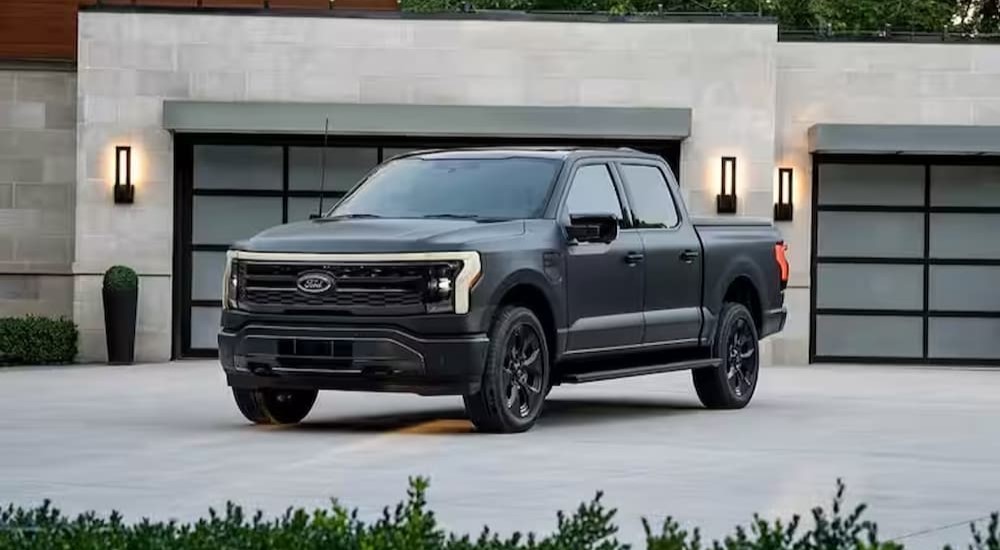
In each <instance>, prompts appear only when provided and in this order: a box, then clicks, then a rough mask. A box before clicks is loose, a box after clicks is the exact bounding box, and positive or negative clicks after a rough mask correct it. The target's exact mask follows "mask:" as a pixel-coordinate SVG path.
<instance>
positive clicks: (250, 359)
mask: <svg viewBox="0 0 1000 550" xmlns="http://www.w3.org/2000/svg"><path fill="white" fill-rule="evenodd" d="M488 345H489V340H488V339H487V337H486V336H485V335H484V334H471V335H461V336H423V335H417V334H415V333H412V332H409V331H405V330H402V329H398V328H392V327H373V326H343V325H315V326H312V325H310V326H304V325H287V324H280V323H254V322H249V323H246V324H244V325H242V326H241V327H239V328H223V329H222V331H221V332H220V333H219V357H220V360H221V362H222V366H223V369H224V370H225V372H226V378H227V381H228V383H229V385H230V386H233V387H238V388H245V389H260V388H283V389H316V390H350V391H383V392H407V393H418V394H423V395H463V394H470V393H475V392H477V391H479V385H480V382H481V379H482V372H483V365H484V363H485V360H486V348H487V346H488Z"/></svg>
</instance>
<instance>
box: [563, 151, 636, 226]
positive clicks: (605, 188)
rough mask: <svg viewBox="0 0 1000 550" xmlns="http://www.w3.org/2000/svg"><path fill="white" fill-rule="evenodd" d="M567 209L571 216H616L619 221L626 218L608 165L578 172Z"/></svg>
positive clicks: (570, 191)
mask: <svg viewBox="0 0 1000 550" xmlns="http://www.w3.org/2000/svg"><path fill="white" fill-rule="evenodd" d="M566 209H567V211H568V212H569V213H570V214H614V215H615V217H617V218H618V219H619V220H621V219H623V218H624V216H623V215H622V205H621V202H619V200H618V193H617V192H616V191H615V184H614V182H613V181H612V180H611V173H610V172H608V167H607V165H604V164H592V165H590V166H583V167H581V168H580V169H579V170H577V171H576V174H575V175H574V176H573V183H572V185H571V186H570V188H569V196H568V197H566Z"/></svg>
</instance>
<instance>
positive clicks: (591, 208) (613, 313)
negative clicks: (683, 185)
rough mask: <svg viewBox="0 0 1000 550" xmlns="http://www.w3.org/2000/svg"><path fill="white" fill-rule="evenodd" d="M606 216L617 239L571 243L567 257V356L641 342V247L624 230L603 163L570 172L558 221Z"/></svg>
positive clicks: (630, 232)
mask: <svg viewBox="0 0 1000 550" xmlns="http://www.w3.org/2000/svg"><path fill="white" fill-rule="evenodd" d="M572 214H612V215H614V216H615V217H617V218H618V220H620V221H619V233H618V238H617V239H615V240H614V241H612V242H611V243H577V244H572V245H570V246H569V249H568V252H567V273H566V279H567V281H566V282H567V288H568V293H569V296H568V301H569V312H568V313H569V322H570V325H569V334H568V341H567V351H569V352H580V351H598V350H602V349H608V348H612V349H613V348H621V347H629V346H634V345H638V344H640V343H641V342H642V287H643V277H644V274H643V268H642V241H641V239H640V238H639V234H638V233H637V232H636V230H635V229H631V228H629V227H627V226H626V225H625V216H624V210H623V208H622V203H621V200H620V198H619V195H618V189H617V187H616V185H615V182H614V180H613V178H612V175H611V170H610V169H609V166H608V165H607V164H605V163H597V164H584V165H581V166H578V167H577V168H576V172H575V174H574V175H573V178H572V180H571V182H570V189H569V194H568V195H567V197H566V204H565V207H564V208H563V215H562V218H563V219H564V220H565V221H567V222H568V220H569V216H570V215H572Z"/></svg>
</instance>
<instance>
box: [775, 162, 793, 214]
mask: <svg viewBox="0 0 1000 550" xmlns="http://www.w3.org/2000/svg"><path fill="white" fill-rule="evenodd" d="M794 181H795V179H794V176H793V174H792V169H791V168H779V169H778V202H777V203H776V204H775V205H774V220H775V221H779V222H788V221H792V187H794V185H793V182H794Z"/></svg>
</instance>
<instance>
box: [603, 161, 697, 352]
mask: <svg viewBox="0 0 1000 550" xmlns="http://www.w3.org/2000/svg"><path fill="white" fill-rule="evenodd" d="M618 170H619V172H620V173H621V175H622V179H623V181H624V184H625V190H626V191H627V193H628V202H629V205H630V207H631V210H632V218H633V224H634V225H635V227H636V228H637V231H638V233H639V236H640V238H641V239H642V244H643V249H644V250H645V255H646V261H645V266H644V269H645V277H646V278H645V288H644V291H643V309H644V319H645V336H644V338H643V343H644V344H676V345H688V344H691V345H693V344H697V342H698V336H699V333H700V331H701V320H702V319H701V276H702V275H701V273H702V258H701V241H700V240H699V239H698V235H697V234H696V233H695V229H694V226H693V225H692V224H691V222H690V220H688V219H685V213H684V212H683V209H682V208H679V207H678V204H679V199H677V197H676V195H675V192H674V190H672V189H671V185H670V184H669V183H668V180H667V175H666V173H665V172H664V171H663V167H661V166H659V165H658V164H656V163H653V162H645V161H641V160H636V161H632V160H629V161H622V162H620V163H618Z"/></svg>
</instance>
